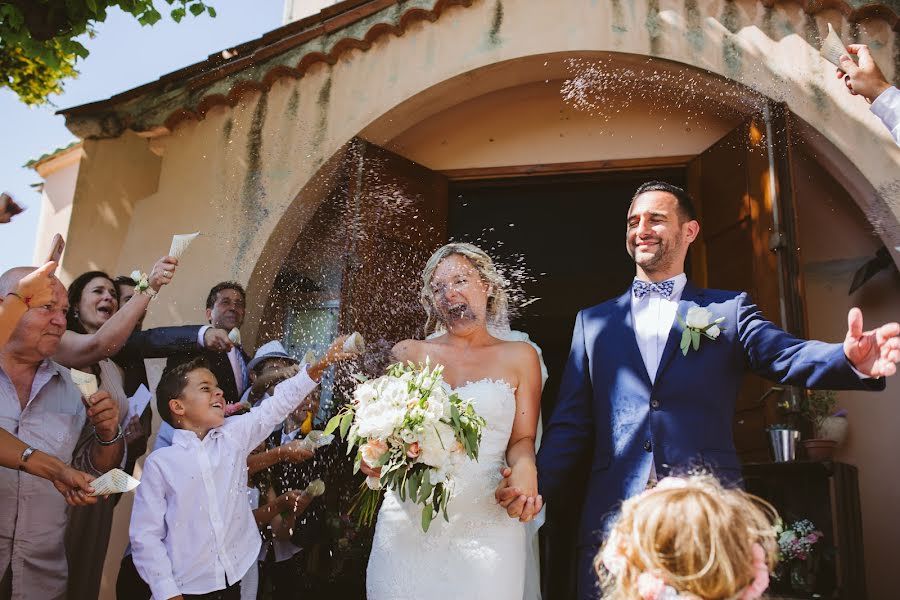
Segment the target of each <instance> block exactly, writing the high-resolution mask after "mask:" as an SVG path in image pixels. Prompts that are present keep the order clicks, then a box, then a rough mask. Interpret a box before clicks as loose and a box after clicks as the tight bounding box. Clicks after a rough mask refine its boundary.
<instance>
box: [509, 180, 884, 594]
mask: <svg viewBox="0 0 900 600" xmlns="http://www.w3.org/2000/svg"><path fill="white" fill-rule="evenodd" d="M699 232H700V224H699V223H698V222H697V219H696V215H695V213H694V209H693V206H692V203H691V199H690V197H689V196H688V195H687V194H686V193H685V191H684V190H682V189H681V188H678V187H676V186H673V185H670V184H668V183H662V182H658V181H652V182H649V183H645V184H644V185H642V186H641V187H640V188H638V190H637V192H636V193H635V195H634V198H633V199H632V203H631V207H630V209H629V211H628V219H627V228H626V246H627V250H628V253H629V254H630V255H631V257H632V258H633V260H634V263H635V266H636V277H635V281H634V283H633V285H632V287H631V289H629V290H628V291H627V292H626V293H625V294H623V295H622V296H621V297H619V298H617V299H614V300H610V301H608V302H605V303H603V304H600V305H598V306H594V307H591V308H588V309H585V310H582V311H581V312H580V313H579V314H578V316H577V318H576V320H575V331H574V334H573V336H572V349H571V351H570V354H569V359H568V363H567V365H566V369H565V372H564V374H563V380H562V385H561V388H560V393H559V402H558V404H557V406H556V410H555V411H554V413H553V416H552V418H551V419H550V422H549V424H548V426H547V428H546V430H545V431H544V436H543V440H542V442H541V449H540V453H539V454H538V459H537V467H538V476H539V484H540V492H541V494H542V495H543V497H544V498H545V499H546V501H547V502H551V503H552V502H553V501H554V500H555V499H557V498H560V496H561V495H562V494H564V493H565V489H566V488H567V486H568V485H569V484H570V483H571V482H573V481H575V480H576V478H578V477H583V475H582V474H581V473H579V472H577V470H578V465H583V464H585V461H586V460H587V459H590V461H591V465H590V474H589V476H588V477H587V481H588V483H587V495H586V497H585V499H584V502H583V505H582V506H583V510H582V518H581V524H580V527H579V531H578V569H579V576H578V577H579V580H578V595H579V598H582V599H589V598H597V597H599V594H600V591H599V588H598V585H597V577H596V575H595V573H594V570H593V567H592V564H591V563H592V560H593V558H594V556H595V555H596V553H597V550H598V547H599V545H600V544H601V542H602V540H603V532H604V529H605V527H606V526H607V525H608V521H609V519H610V517H611V516H613V515H614V514H615V512H616V511H617V510H618V507H619V505H620V503H621V502H622V501H623V500H624V499H626V498H629V497H631V496H634V495H635V494H637V493H639V492H641V491H642V490H644V489H645V488H646V487H647V484H648V481H650V480H651V479H656V478H657V477H659V478H662V477H664V476H666V475H667V474H668V473H669V472H670V471H672V470H676V471H677V470H678V469H683V468H687V467H690V466H693V465H701V466H705V467H706V468H708V469H709V470H711V471H712V472H714V473H715V474H716V475H718V476H719V477H720V478H722V479H724V480H726V481H727V480H730V481H737V480H739V478H740V462H739V460H738V457H737V454H736V452H735V448H734V443H733V440H732V419H733V415H734V404H735V400H736V398H737V395H738V392H739V390H740V387H741V379H742V376H743V374H744V371H745V370H750V371H753V372H754V373H757V374H759V375H761V376H763V377H766V378H768V379H771V380H773V381H777V382H779V383H783V384H792V385H798V386H803V387H808V388H827V389H864V390H882V389H884V386H885V383H884V379H883V378H884V377H885V376H888V375H892V374H893V373H894V372H895V370H896V366H895V363H897V362H898V360H900V337H897V336H898V334H900V325H898V324H897V323H890V324H888V325H884V326H882V327H880V328H878V329H875V330H872V331H866V332H864V331H863V320H862V313H861V312H860V311H859V310H858V309H856V308H854V309H853V310H851V311H850V315H849V329H848V332H847V337H846V339H845V340H844V343H843V345H841V344H826V343H823V342H816V341H804V340H800V339H797V338H795V337H793V336H791V335H790V334H788V333H786V332H784V331H782V330H781V329H779V328H778V327H776V326H775V325H774V324H772V323H771V322H769V321H767V320H766V319H765V317H764V316H763V315H762V314H761V313H760V311H759V309H758V308H757V307H756V306H755V305H754V304H753V301H752V300H751V299H750V297H749V296H748V295H747V294H746V293H742V292H727V291H721V290H707V289H700V288H697V287H695V286H694V285H692V284H691V283H690V282H688V281H687V277H686V276H685V274H684V263H685V257H686V256H687V252H688V247H689V246H690V244H691V243H692V242H693V241H694V240H695V239H697V235H698V234H699ZM691 307H702V308H704V309H706V310H708V311H709V313H711V315H710V322H712V321H714V320H716V319H719V318H724V321H723V322H722V323H721V325H720V329H721V332H720V333H719V335H718V336H717V337H716V339H709V338H707V337H702V339H701V341H700V345H699V349H696V350H695V349H694V348H693V347H691V348H690V349H689V351H688V353H687V355H682V352H681V349H680V347H679V342H680V340H681V336H682V332H683V326H682V324H681V321H680V320H679V319H678V318H676V315H678V316H680V317H681V319H682V320H684V319H685V315H686V314H687V311H688V309H689V308H691ZM710 333H713V334H714V333H715V332H714V331H710ZM497 499H498V501H499V502H500V503H501V504H503V505H504V506H506V507H507V511H508V512H509V514H510V516H514V517H515V516H521V517H522V518H524V519H526V520H527V519H529V518H530V515H529V514H527V513H529V512H530V511H533V509H532V505H533V504H537V503H536V502H529V503H525V502H522V500H521V495H520V494H518V491H517V490H515V489H512V488H508V487H505V481H504V482H502V483H501V485H500V487H498V489H497Z"/></svg>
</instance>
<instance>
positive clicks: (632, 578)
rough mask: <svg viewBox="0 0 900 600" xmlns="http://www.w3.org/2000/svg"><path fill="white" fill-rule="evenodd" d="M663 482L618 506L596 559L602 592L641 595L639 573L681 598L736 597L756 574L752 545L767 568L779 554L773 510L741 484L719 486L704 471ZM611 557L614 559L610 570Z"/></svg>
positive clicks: (630, 598) (625, 598)
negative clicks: (619, 512)
mask: <svg viewBox="0 0 900 600" xmlns="http://www.w3.org/2000/svg"><path fill="white" fill-rule="evenodd" d="M666 482H667V480H663V482H661V485H660V486H658V487H657V488H654V489H652V490H648V491H646V492H644V493H642V494H640V495H639V496H637V497H635V498H632V499H630V500H627V501H626V502H625V503H624V505H623V506H622V512H621V515H620V516H619V518H618V520H617V521H616V523H615V525H614V526H613V529H612V531H611V533H610V536H609V538H608V539H607V542H606V545H605V546H604V549H603V550H602V551H601V553H600V554H599V555H598V556H597V559H596V561H595V563H594V565H595V568H596V569H597V572H598V574H599V575H600V578H601V582H602V584H603V591H604V598H611V599H612V600H634V599H638V598H641V595H640V594H639V592H638V579H639V578H640V577H641V575H642V574H643V573H649V574H651V575H654V576H655V577H656V578H658V579H660V580H662V581H663V582H664V583H665V585H667V586H671V587H672V588H674V589H675V590H676V591H677V592H678V593H679V594H680V596H681V597H682V598H699V599H702V600H726V599H732V598H734V599H736V598H740V597H742V596H743V594H744V592H745V590H746V589H747V588H748V587H749V586H750V585H751V584H752V583H754V580H755V578H756V577H757V567H755V566H754V548H753V547H754V544H758V545H759V547H761V548H762V552H763V553H764V561H765V567H767V568H768V571H769V572H771V570H772V569H773V568H774V565H775V560H776V559H775V557H776V556H777V543H776V538H775V526H774V524H775V521H776V519H777V513H776V512H775V509H774V508H773V507H772V505H770V504H769V503H768V502H766V501H765V500H762V499H761V498H757V497H756V496H753V495H751V494H747V493H745V492H743V491H741V490H737V489H725V488H723V487H722V485H721V484H720V483H719V482H718V481H717V480H716V479H715V478H714V477H712V476H709V475H695V476H691V477H687V478H677V479H676V478H670V479H669V480H668V483H666ZM610 546H612V547H610ZM756 552H757V553H759V549H757V550H756ZM610 557H612V559H611V558H610ZM760 559H763V557H762V555H760ZM611 561H612V562H614V563H616V562H617V564H615V568H613V566H611V565H610V562H611ZM758 562H760V561H758ZM758 566H762V565H758ZM762 587H763V588H765V584H763V585H762ZM760 592H761V590H760ZM754 597H755V596H754Z"/></svg>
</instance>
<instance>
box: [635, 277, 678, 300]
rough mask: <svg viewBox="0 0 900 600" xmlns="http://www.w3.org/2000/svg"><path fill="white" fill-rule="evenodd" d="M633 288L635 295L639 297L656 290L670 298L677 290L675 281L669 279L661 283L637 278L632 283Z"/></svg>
mask: <svg viewBox="0 0 900 600" xmlns="http://www.w3.org/2000/svg"><path fill="white" fill-rule="evenodd" d="M631 289H632V291H633V292H634V297H635V298H638V299H640V298H643V297H644V296H646V295H647V294H649V293H650V292H656V293H657V294H659V295H660V296H662V297H663V298H665V299H667V300H668V299H669V298H671V297H672V292H674V291H675V281H674V280H672V279H669V280H668V281H660V282H659V283H650V282H649V281H641V280H640V279H635V280H634V283H632V284H631Z"/></svg>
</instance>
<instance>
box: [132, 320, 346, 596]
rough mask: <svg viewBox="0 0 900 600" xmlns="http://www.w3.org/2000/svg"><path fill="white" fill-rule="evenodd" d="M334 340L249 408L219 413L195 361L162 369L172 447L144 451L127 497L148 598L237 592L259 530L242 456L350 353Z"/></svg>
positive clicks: (216, 397)
mask: <svg viewBox="0 0 900 600" xmlns="http://www.w3.org/2000/svg"><path fill="white" fill-rule="evenodd" d="M343 342H344V338H343V337H341V338H338V339H337V340H335V342H334V343H333V344H332V345H331V347H330V348H329V349H328V352H326V354H325V356H324V357H323V358H322V359H321V360H320V361H318V362H317V363H315V364H314V365H312V366H310V367H309V368H308V369H307V368H304V367H301V369H300V372H299V373H298V374H297V375H295V376H294V377H291V378H290V379H288V380H286V381H284V382H282V383H280V384H279V385H278V387H277V388H276V389H275V394H274V395H273V396H272V397H271V398H269V400H267V401H266V402H264V403H263V404H262V405H261V406H259V407H258V408H254V409H253V410H251V411H250V412H249V413H247V414H244V415H239V416H235V417H230V418H229V419H228V420H227V421H226V420H225V412H224V408H225V400H224V397H223V394H222V390H221V389H219V388H218V387H217V384H216V378H215V376H214V375H213V374H212V372H210V371H209V369H208V368H206V367H205V365H204V363H203V362H202V359H198V360H196V361H192V362H190V363H186V364H183V365H179V366H178V367H176V368H174V369H172V370H171V371H169V372H167V373H165V374H163V377H162V379H161V380H160V382H159V386H157V390H156V394H157V406H158V409H159V413H160V416H161V417H162V418H163V419H164V420H165V421H167V422H168V423H170V424H171V425H172V426H173V427H174V428H175V433H174V436H173V439H172V445H171V446H169V447H168V448H161V449H159V450H157V451H155V452H153V453H152V454H151V455H150V456H149V457H147V460H146V462H145V463H144V469H143V473H142V476H141V485H140V486H139V487H138V490H137V494H136V495H135V500H134V509H133V511H132V515H131V528H130V531H129V533H130V538H131V546H132V549H133V553H134V564H135V567H136V568H137V570H138V573H140V575H141V577H142V578H143V579H144V581H146V582H147V583H148V584H149V586H150V589H151V591H152V592H153V598H155V599H156V600H168V599H173V598H174V599H184V600H188V599H189V598H204V599H209V600H213V599H215V600H220V599H221V600H232V599H235V600H238V599H239V598H240V579H241V577H243V576H244V574H245V573H246V572H247V570H248V569H249V568H250V567H251V566H255V563H256V559H257V556H258V554H259V549H260V536H259V531H258V529H257V526H256V522H255V521H254V518H253V513H252V512H251V510H250V505H249V504H248V502H247V455H248V454H249V453H250V452H251V451H252V450H253V449H254V448H255V447H256V446H258V445H259V444H260V443H261V442H262V441H263V440H265V439H266V437H268V436H269V435H270V434H271V433H272V429H273V428H274V427H275V426H277V425H278V424H279V423H281V422H282V421H283V420H284V418H285V417H286V416H287V415H288V413H290V412H291V411H292V410H293V409H294V408H295V407H296V406H297V405H298V404H299V403H300V402H301V401H302V400H303V399H304V398H305V397H306V395H307V394H309V393H310V392H311V391H313V390H314V389H315V387H316V385H317V381H318V380H319V378H320V377H321V376H322V373H323V372H324V370H325V369H326V368H327V367H328V366H330V365H332V364H334V363H337V362H339V361H342V360H346V359H348V358H352V357H353V356H354V355H351V354H346V353H344V352H343V351H342V347H343Z"/></svg>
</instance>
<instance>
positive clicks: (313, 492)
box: [305, 479, 325, 498]
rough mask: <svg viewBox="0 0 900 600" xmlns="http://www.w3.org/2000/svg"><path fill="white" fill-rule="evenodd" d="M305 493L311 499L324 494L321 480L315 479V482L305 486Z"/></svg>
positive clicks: (323, 484) (323, 483)
mask: <svg viewBox="0 0 900 600" xmlns="http://www.w3.org/2000/svg"><path fill="white" fill-rule="evenodd" d="M305 491H306V493H307V494H309V495H310V496H312V497H313V498H317V497H319V496H321V495H322V494H324V493H325V482H324V481H322V480H321V479H316V480H315V481H312V482H310V484H309V485H308V486H306V490H305Z"/></svg>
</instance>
